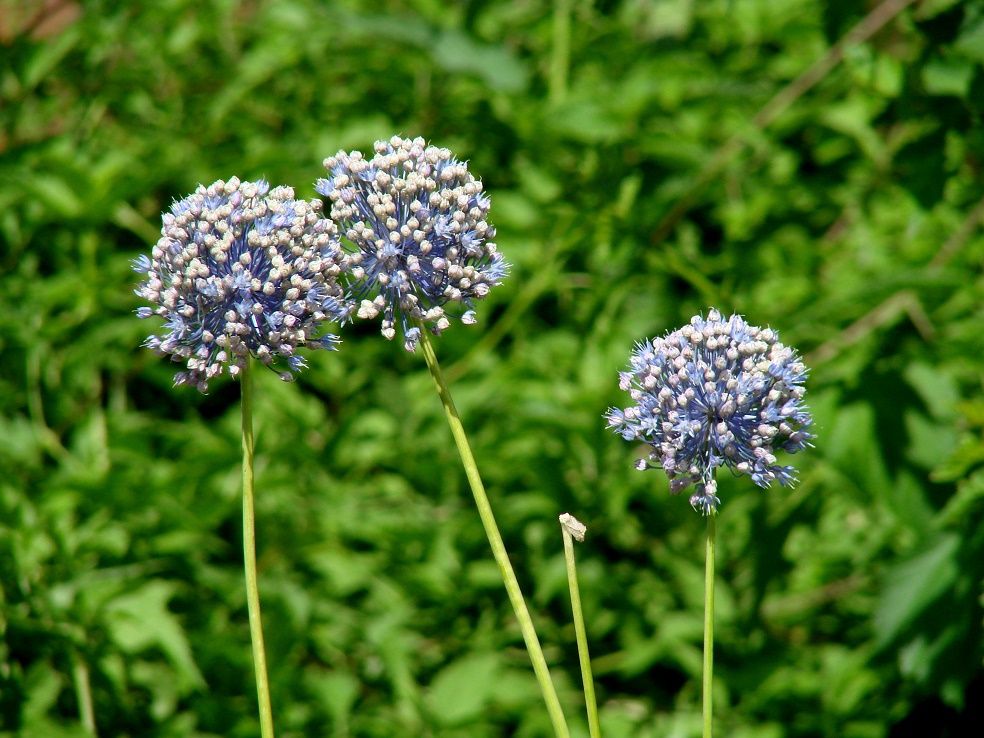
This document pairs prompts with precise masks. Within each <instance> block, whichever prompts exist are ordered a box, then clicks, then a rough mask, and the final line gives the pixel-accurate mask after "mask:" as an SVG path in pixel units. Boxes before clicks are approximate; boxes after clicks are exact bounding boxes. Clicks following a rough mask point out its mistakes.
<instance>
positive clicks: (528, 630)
mask: <svg viewBox="0 0 984 738" xmlns="http://www.w3.org/2000/svg"><path fill="white" fill-rule="evenodd" d="M417 326H418V327H419V328H420V346H421V348H423V351H424V359H425V360H426V361H427V368H428V369H430V373H431V376H432V377H433V378H434V383H435V384H436V385H437V393H438V395H440V397H441V404H442V405H443V406H444V414H445V415H446V416H447V419H448V425H450V426H451V435H453V436H454V441H455V444H456V445H457V446H458V454H459V455H460V456H461V463H462V464H463V465H464V467H465V476H467V477H468V484H469V485H470V486H471V491H472V495H473V496H474V497H475V505H476V506H477V507H478V514H479V517H481V519H482V525H483V526H485V534H486V536H488V539H489V544H490V545H491V546H492V555H493V556H494V557H495V561H496V563H497V564H498V565H499V571H500V572H501V573H502V579H503V581H504V582H505V585H506V592H507V593H508V594H509V601H510V602H511V603H512V606H513V610H514V611H515V613H516V618H517V619H518V620H519V627H520V629H521V630H522V632H523V640H525V641H526V650H527V651H529V654H530V660H531V661H532V662H533V671H534V673H535V674H536V679H537V681H538V682H539V683H540V690H541V691H542V692H543V700H544V702H546V705H547V712H548V713H549V715H550V722H551V723H553V728H554V733H555V734H556V735H557V738H570V731H569V730H568V728H567V721H566V720H565V719H564V712H563V710H562V709H561V707H560V700H559V699H558V698H557V691H556V690H555V689H554V685H553V682H552V681H551V680H550V672H549V670H548V669H547V662H546V659H544V658H543V651H542V650H541V649H540V641H539V639H537V637H536V630H535V629H534V628H533V621H532V620H531V619H530V613H529V610H528V609H527V608H526V602H525V600H524V599H523V593H522V591H521V590H520V588H519V582H518V581H517V580H516V574H515V572H513V568H512V564H510V563H509V556H508V554H507V553H506V546H505V544H504V543H503V542H502V536H501V535H500V534H499V528H498V526H497V525H496V523H495V517H494V516H493V515H492V506H491V505H490V504H489V498H488V496H487V495H486V494H485V486H484V485H483V484H482V477H481V476H480V475H479V473H478V465H477V464H476V463H475V457H474V456H473V455H472V451H471V446H469V444H468V437H467V436H466V435H465V429H464V426H462V424H461V418H460V417H459V416H458V411H457V409H456V408H455V406H454V400H452V399H451V391H450V390H449V389H448V386H447V383H446V382H445V381H444V376H443V375H442V374H441V367H440V365H439V364H438V363H437V355H436V354H435V353H434V346H433V345H432V344H431V341H430V335H429V334H428V331H427V328H426V327H425V326H424V325H423V324H422V323H420V322H417Z"/></svg>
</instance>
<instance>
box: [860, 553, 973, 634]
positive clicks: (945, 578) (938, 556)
mask: <svg viewBox="0 0 984 738" xmlns="http://www.w3.org/2000/svg"><path fill="white" fill-rule="evenodd" d="M959 548H960V537H959V536H957V535H955V534H953V533H947V534H944V535H942V536H940V537H939V538H938V539H937V540H936V541H935V542H934V543H933V544H932V546H931V547H929V548H927V549H926V550H925V551H923V552H922V553H920V554H918V555H917V556H914V557H913V558H911V559H909V560H908V561H904V562H902V563H900V564H897V565H896V566H894V567H893V568H892V569H890V570H889V571H888V573H887V574H886V576H885V584H884V586H883V587H882V592H881V595H880V597H879V602H878V606H877V607H876V609H875V613H874V619H873V623H874V628H875V646H876V647H877V648H884V647H885V646H887V645H888V644H890V643H893V642H895V641H896V639H898V638H899V637H901V636H902V634H903V633H904V631H905V629H906V628H908V627H909V626H910V625H911V624H912V623H913V622H914V621H915V620H916V618H918V617H919V616H920V615H921V614H922V613H923V612H924V611H925V610H926V609H927V608H928V607H929V606H930V605H932V604H933V603H934V602H935V601H936V600H937V599H939V597H940V596H941V595H942V594H943V593H944V592H946V591H947V590H949V589H950V588H951V587H953V586H954V585H955V584H956V581H957V577H958V576H959V574H960V567H959V566H958V565H957V560H956V553H957V551H958V549H959Z"/></svg>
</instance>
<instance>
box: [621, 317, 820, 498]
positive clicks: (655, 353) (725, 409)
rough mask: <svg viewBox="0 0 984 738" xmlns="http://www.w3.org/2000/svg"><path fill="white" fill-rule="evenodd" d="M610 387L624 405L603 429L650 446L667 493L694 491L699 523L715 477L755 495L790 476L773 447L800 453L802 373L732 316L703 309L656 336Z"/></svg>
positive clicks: (764, 332)
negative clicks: (738, 480) (726, 477)
mask: <svg viewBox="0 0 984 738" xmlns="http://www.w3.org/2000/svg"><path fill="white" fill-rule="evenodd" d="M619 376H620V381H619V387H620V388H621V389H623V390H627V391H628V392H629V394H630V396H631V398H632V401H633V402H634V403H635V404H634V405H632V406H630V407H627V408H625V409H624V410H620V409H618V408H610V409H609V411H608V413H607V414H606V416H605V417H606V418H607V420H608V426H609V427H610V428H613V429H614V430H615V432H616V433H620V434H621V435H622V437H623V438H625V439H626V440H627V441H642V442H644V443H648V444H649V445H650V446H652V447H653V450H652V452H651V453H650V455H649V459H650V461H652V462H654V464H649V463H647V462H646V461H645V460H642V459H640V460H639V461H638V462H637V464H636V466H637V468H639V469H643V470H644V469H656V468H662V469H663V471H664V472H666V476H667V477H669V479H670V491H671V492H674V493H678V492H681V491H683V490H684V489H686V488H687V487H688V486H690V484H691V483H693V484H695V485H696V492H695V493H694V494H693V495H692V496H691V498H690V504H691V505H693V506H694V508H695V509H697V510H700V511H701V512H703V513H704V514H705V515H708V514H711V513H713V512H715V511H716V510H717V506H718V504H719V503H720V500H719V499H718V497H717V496H716V494H715V493H716V492H717V482H716V481H715V479H714V472H715V469H716V468H717V467H719V466H727V467H728V468H730V469H731V470H732V472H733V473H736V474H748V475H749V476H751V478H752V481H753V482H754V483H755V484H757V485H758V486H760V487H768V486H769V485H770V484H771V483H772V482H773V481H778V482H779V483H780V484H781V485H783V486H786V485H791V484H793V483H794V482H795V481H796V478H795V476H794V475H795V473H796V470H795V469H794V468H793V467H791V466H780V465H778V464H777V463H776V456H775V452H776V451H777V450H779V449H782V450H783V451H787V452H789V453H796V452H797V451H800V450H802V449H803V448H804V447H806V446H808V445H810V444H809V441H810V439H812V438H813V437H814V436H813V434H812V433H810V426H811V425H812V422H813V420H812V418H811V417H810V413H809V410H808V409H807V408H806V406H805V405H804V404H803V395H804V394H805V393H806V388H805V387H803V382H804V380H805V379H806V376H807V368H806V366H804V364H803V363H802V362H801V361H800V360H799V356H798V355H797V353H796V352H795V351H794V350H793V349H791V348H789V347H787V346H784V345H783V344H781V343H779V340H778V334H777V333H776V332H775V331H773V330H772V329H770V328H764V329H763V328H758V327H756V326H751V325H749V324H748V323H746V322H745V321H744V320H743V319H742V317H741V316H740V315H732V316H731V317H730V318H728V319H727V320H722V318H721V314H720V313H719V312H718V311H717V310H713V309H712V310H710V311H709V313H708V315H707V320H704V319H703V318H702V317H701V316H697V317H695V318H693V319H691V321H690V325H686V326H684V327H683V328H681V329H679V330H677V331H673V332H672V333H669V334H667V335H666V336H665V337H663V338H655V339H653V340H652V341H647V342H645V343H640V344H638V345H637V346H636V350H635V352H634V353H633V355H632V358H631V361H630V364H629V371H627V372H620V373H619Z"/></svg>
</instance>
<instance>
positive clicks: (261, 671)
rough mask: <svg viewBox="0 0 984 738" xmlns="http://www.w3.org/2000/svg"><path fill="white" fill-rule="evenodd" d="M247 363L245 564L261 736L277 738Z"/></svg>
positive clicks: (244, 384) (244, 371)
mask: <svg viewBox="0 0 984 738" xmlns="http://www.w3.org/2000/svg"><path fill="white" fill-rule="evenodd" d="M250 375H251V372H250V369H249V363H248V362H247V363H246V364H245V365H244V366H243V369H242V372H241V373H240V375H239V381H240V388H241V391H242V426H243V561H244V564H245V569H246V608H247V610H248V611H249V636H250V640H251V641H252V642H253V671H254V672H255V674H256V698H257V702H258V703H259V709H260V735H262V736H263V738H273V735H274V733H273V708H272V706H271V704H270V683H269V679H268V677H267V663H266V648H265V646H264V645H263V620H262V618H261V616H260V587H259V581H258V578H257V571H256V511H255V505H254V490H253V378H252V377H251V376H250Z"/></svg>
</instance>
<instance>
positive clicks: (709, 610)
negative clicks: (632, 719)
mask: <svg viewBox="0 0 984 738" xmlns="http://www.w3.org/2000/svg"><path fill="white" fill-rule="evenodd" d="M715 515H716V513H715V512H711V513H710V514H709V515H708V516H707V551H706V554H705V561H704V684H703V692H704V738H711V715H712V712H713V709H712V704H711V693H712V690H713V682H714V547H715V538H716V531H715V528H714V516H715Z"/></svg>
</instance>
